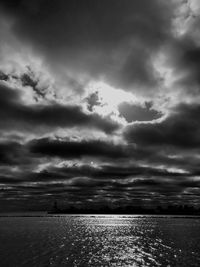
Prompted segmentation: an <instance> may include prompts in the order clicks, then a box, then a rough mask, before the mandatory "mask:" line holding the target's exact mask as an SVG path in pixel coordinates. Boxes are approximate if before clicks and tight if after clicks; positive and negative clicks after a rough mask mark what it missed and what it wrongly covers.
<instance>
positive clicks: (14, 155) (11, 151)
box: [0, 142, 24, 166]
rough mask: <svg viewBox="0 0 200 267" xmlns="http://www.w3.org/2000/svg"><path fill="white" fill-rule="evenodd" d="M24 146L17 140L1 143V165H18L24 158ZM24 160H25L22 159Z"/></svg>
mask: <svg viewBox="0 0 200 267" xmlns="http://www.w3.org/2000/svg"><path fill="white" fill-rule="evenodd" d="M23 154H24V151H23V147H22V145H20V144H19V143H16V142H4V143H0V165H8V166H10V165H17V164H20V160H22V158H21V156H22V155H23ZM22 162H23V160H22Z"/></svg>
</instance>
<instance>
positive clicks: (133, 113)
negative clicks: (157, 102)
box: [118, 102, 162, 122]
mask: <svg viewBox="0 0 200 267" xmlns="http://www.w3.org/2000/svg"><path fill="white" fill-rule="evenodd" d="M118 110H119V113H120V115H121V116H123V117H124V118H125V119H126V121H127V122H133V121H151V120H154V119H158V118H160V117H161V116H162V113H160V112H159V111H157V110H155V109H153V108H152V103H149V102H146V103H145V106H144V107H143V106H139V105H135V104H130V103H127V102H123V103H121V104H120V105H119V107H118Z"/></svg>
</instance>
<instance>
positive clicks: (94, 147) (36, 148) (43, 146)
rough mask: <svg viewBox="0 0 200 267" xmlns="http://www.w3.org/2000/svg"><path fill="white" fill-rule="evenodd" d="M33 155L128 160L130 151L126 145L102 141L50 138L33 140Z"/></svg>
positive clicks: (31, 147) (31, 146)
mask: <svg viewBox="0 0 200 267" xmlns="http://www.w3.org/2000/svg"><path fill="white" fill-rule="evenodd" d="M29 146H30V151H31V152H32V153H36V154H41V155H46V156H51V157H54V156H58V157H60V158H65V159H67V158H68V159H70V158H72V159H73V158H77V159H78V158H82V157H105V158H111V159H114V158H123V157H124V158H127V157H128V156H129V154H130V150H129V149H128V147H127V146H126V145H117V144H116V145H115V144H114V143H111V142H105V141H101V140H89V141H87V140H82V141H64V140H56V139H55V140H51V139H49V138H45V139H39V140H33V141H32V142H30V144H29Z"/></svg>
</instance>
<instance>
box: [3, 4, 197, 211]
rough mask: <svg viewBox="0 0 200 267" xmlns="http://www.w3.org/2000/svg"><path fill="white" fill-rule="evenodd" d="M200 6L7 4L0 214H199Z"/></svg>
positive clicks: (5, 16) (4, 32) (4, 46)
mask: <svg viewBox="0 0 200 267" xmlns="http://www.w3.org/2000/svg"><path fill="white" fill-rule="evenodd" d="M199 18H200V2H199V1H198V0H183V1H181V0H167V1H166V0H134V1H133V0H117V1H116V0H99V1H94V0H85V1H82V0H69V1H66V0H35V1H25V0H15V1H13V0H0V204H1V205H0V209H1V210H2V211H6V210H33V209H34V210H45V209H48V208H50V207H51V205H52V202H53V201H54V200H58V202H60V203H65V204H66V203H67V204H70V205H74V206H79V207H80V206H102V205H111V206H112V205H113V206H124V205H136V206H137V205H142V206H152V205H153V206H154V205H163V204H164V205H169V204H191V205H194V206H196V205H197V206H198V205H200V152H199V151H200V19H199Z"/></svg>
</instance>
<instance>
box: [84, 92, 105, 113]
mask: <svg viewBox="0 0 200 267" xmlns="http://www.w3.org/2000/svg"><path fill="white" fill-rule="evenodd" d="M86 102H87V108H88V110H89V111H93V109H94V107H95V106H101V105H102V103H101V100H100V98H99V94H98V91H96V92H94V93H92V94H90V95H89V96H88V97H87V98H86Z"/></svg>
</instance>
